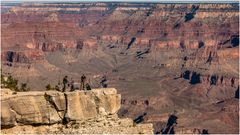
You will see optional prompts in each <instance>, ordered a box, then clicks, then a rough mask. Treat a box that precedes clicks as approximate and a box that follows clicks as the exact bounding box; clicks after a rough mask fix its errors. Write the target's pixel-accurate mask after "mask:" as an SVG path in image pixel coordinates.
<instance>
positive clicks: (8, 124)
mask: <svg viewBox="0 0 240 135" xmlns="http://www.w3.org/2000/svg"><path fill="white" fill-rule="evenodd" d="M1 93H3V94H1V95H2V96H1V103H2V109H1V127H2V129H3V130H2V131H1V132H3V133H14V132H22V133H38V132H40V131H38V130H40V129H44V131H42V132H46V133H47V132H50V133H105V132H109V133H118V132H120V133H121V132H123V131H124V128H130V129H131V128H133V130H134V132H133V133H140V132H141V133H142V132H143V133H151V132H152V127H151V126H152V125H151V124H146V129H144V128H141V126H144V125H145V124H144V125H138V126H135V125H134V124H133V122H132V120H131V119H122V120H121V119H119V118H118V116H117V114H116V113H117V111H118V110H119V109H120V100H121V95H120V94H117V90H116V89H114V88H106V89H94V90H91V91H74V92H65V93H61V92H57V91H44V92H36V91H34V92H33V91H32V92H19V93H17V94H12V93H11V92H9V90H7V89H3V90H2V91H1ZM6 93H7V94H6ZM65 118H67V119H68V120H70V122H69V123H68V124H67V125H63V124H62V122H63V120H64V119H65ZM36 125H37V126H36ZM56 125H57V126H56ZM26 127H28V128H29V129H31V130H30V131H25V130H24V129H25V128H26ZM46 127H48V128H46ZM52 127H53V128H52ZM54 127H55V128H54ZM66 127H67V128H66ZM107 127H108V128H107ZM115 127H118V128H119V129H121V130H115V129H117V128H115ZM69 128H72V129H71V130H70V129H69ZM90 128H91V130H90ZM104 128H106V129H108V130H104ZM50 129H51V130H50ZM60 129H61V130H60ZM78 129H81V130H78ZM93 129H94V130H93ZM130 129H129V130H130ZM140 129H141V130H140ZM126 131H127V130H126ZM126 131H125V132H126ZM129 132H130V131H129ZM126 133H127V132H126Z"/></svg>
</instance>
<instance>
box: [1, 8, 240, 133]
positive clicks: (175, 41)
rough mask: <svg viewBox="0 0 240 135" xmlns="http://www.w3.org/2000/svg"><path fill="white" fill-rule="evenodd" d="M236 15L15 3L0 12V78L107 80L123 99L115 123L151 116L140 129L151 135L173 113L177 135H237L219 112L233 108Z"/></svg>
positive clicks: (39, 86) (37, 85)
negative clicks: (149, 128)
mask: <svg viewBox="0 0 240 135" xmlns="http://www.w3.org/2000/svg"><path fill="white" fill-rule="evenodd" d="M238 9H239V6H238V4H237V3H235V4H191V3H190V4H152V3H148V4H146V3H75V4H70V3H62V4H61V3H52V4H49V3H48V4H43V3H37V4H32V3H31V4H29V3H25V4H21V5H17V6H14V7H12V8H10V9H9V10H8V11H6V12H4V13H2V14H1V17H2V21H1V24H2V34H1V38H2V43H1V47H2V53H1V56H2V68H3V72H4V74H8V73H10V74H12V75H13V76H14V77H16V78H18V79H19V81H20V82H27V83H28V84H29V85H30V87H31V88H34V89H36V90H43V89H44V86H45V84H48V83H51V84H52V85H56V84H57V83H58V82H61V79H62V78H63V76H65V75H68V76H71V78H73V79H75V80H76V81H78V80H79V78H80V76H81V75H82V73H84V74H86V76H87V78H88V82H89V83H90V84H91V86H92V87H101V85H100V82H102V81H103V79H102V78H103V77H106V79H104V83H106V84H107V86H109V87H115V88H117V89H118V90H119V93H120V94H121V95H122V106H121V109H120V111H119V114H120V116H123V117H131V118H136V117H138V116H139V115H142V114H143V113H144V112H147V118H148V120H145V121H144V122H153V123H154V126H155V132H158V131H159V130H161V129H162V128H163V127H164V125H165V123H164V122H165V121H166V119H167V118H168V114H170V113H172V112H174V111H177V112H178V120H179V121H180V122H178V127H179V130H181V129H183V130H185V129H186V131H188V128H189V131H193V130H194V129H200V130H202V129H208V130H209V132H210V133H237V132H238V126H237V125H238V122H237V121H235V119H238V117H239V115H238V113H237V112H233V113H230V112H228V111H227V112H226V111H221V109H222V106H225V107H229V106H235V107H233V108H236V109H237V108H238V99H237V98H235V97H236V95H238V93H239V90H238V89H239V88H238V87H239V51H238V50H239V10H238ZM218 104H223V105H222V106H218ZM211 107H212V108H215V110H214V109H213V110H206V108H211ZM203 110H205V111H203ZM205 112H208V113H206V115H204V113H205ZM218 112H219V113H218ZM210 114H215V115H216V117H212V115H210ZM203 117H204V118H206V119H207V121H206V120H205V121H203ZM222 117H224V118H226V119H228V120H223V119H222ZM155 119H157V120H155ZM213 125H218V126H215V127H214V126H213ZM225 127H228V130H223V129H225ZM176 130H178V129H177V128H176Z"/></svg>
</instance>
